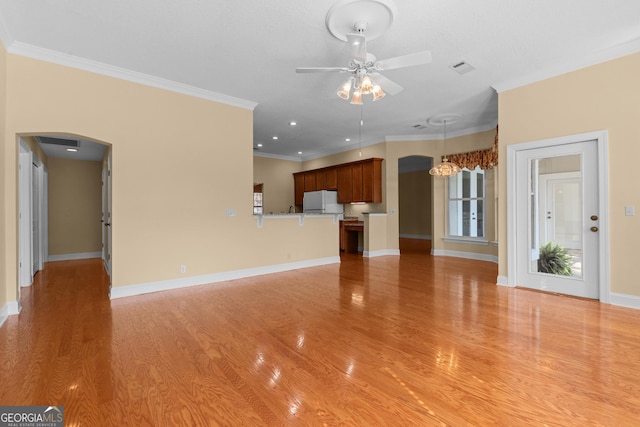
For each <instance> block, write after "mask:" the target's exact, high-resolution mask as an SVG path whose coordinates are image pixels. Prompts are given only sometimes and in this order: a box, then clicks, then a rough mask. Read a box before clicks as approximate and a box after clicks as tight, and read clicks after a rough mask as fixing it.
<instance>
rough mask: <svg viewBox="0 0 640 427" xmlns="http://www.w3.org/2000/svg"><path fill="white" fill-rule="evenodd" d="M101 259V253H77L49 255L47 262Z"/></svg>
mask: <svg viewBox="0 0 640 427" xmlns="http://www.w3.org/2000/svg"><path fill="white" fill-rule="evenodd" d="M88 258H102V252H79V253H75V254H60V255H49V258H48V259H47V261H71V260H74V259H88Z"/></svg>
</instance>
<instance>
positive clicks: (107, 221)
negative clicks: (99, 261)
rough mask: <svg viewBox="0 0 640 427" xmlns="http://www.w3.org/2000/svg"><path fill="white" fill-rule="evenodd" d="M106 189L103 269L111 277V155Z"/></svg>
mask: <svg viewBox="0 0 640 427" xmlns="http://www.w3.org/2000/svg"><path fill="white" fill-rule="evenodd" d="M106 182H107V188H106V193H107V197H106V200H107V209H106V217H105V238H106V241H105V248H106V254H105V267H106V270H107V274H108V275H109V276H111V267H112V265H111V246H112V244H111V236H112V233H111V227H112V222H111V193H112V185H111V182H112V181H111V153H109V155H108V156H107V181H106Z"/></svg>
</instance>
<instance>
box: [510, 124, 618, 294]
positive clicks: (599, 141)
mask: <svg viewBox="0 0 640 427" xmlns="http://www.w3.org/2000/svg"><path fill="white" fill-rule="evenodd" d="M593 140H595V141H596V146H597V150H598V177H599V180H598V191H599V195H600V200H599V205H598V211H599V216H600V219H599V220H598V226H599V229H600V230H599V233H598V236H599V238H600V240H599V242H598V245H599V254H598V256H599V259H600V265H599V278H598V281H599V283H600V289H599V300H600V302H603V303H609V302H610V298H611V287H610V273H609V268H610V264H611V259H610V234H609V188H608V183H609V166H608V165H609V157H608V152H609V149H608V144H609V132H608V131H606V130H599V131H593V132H586V133H580V134H575V135H566V136H561V137H557V138H548V139H541V140H538V141H529V142H522V143H519V144H511V145H507V248H510V252H511V256H509V257H508V261H507V264H508V266H507V268H508V272H509V285H508V286H511V287H515V286H516V283H515V281H516V255H515V253H516V236H517V227H516V203H515V201H516V182H517V180H516V167H515V166H516V154H517V152H518V151H522V150H530V149H535V148H544V147H552V146H556V145H562V144H573V143H579V142H584V141H593Z"/></svg>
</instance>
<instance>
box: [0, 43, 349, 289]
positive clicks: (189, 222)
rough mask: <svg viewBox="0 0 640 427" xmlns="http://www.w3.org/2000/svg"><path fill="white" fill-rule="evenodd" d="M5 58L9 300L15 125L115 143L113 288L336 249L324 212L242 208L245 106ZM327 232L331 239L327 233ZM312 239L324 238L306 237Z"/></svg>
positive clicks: (247, 149) (246, 195)
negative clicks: (275, 216) (285, 215)
mask: <svg viewBox="0 0 640 427" xmlns="http://www.w3.org/2000/svg"><path fill="white" fill-rule="evenodd" d="M6 58H7V62H6V64H7V85H6V87H7V94H6V105H7V110H6V115H3V116H4V117H6V128H5V130H4V133H3V134H2V138H3V144H2V150H1V151H2V152H3V157H2V162H3V164H2V167H1V168H0V170H2V173H3V174H4V178H3V181H2V184H3V187H2V190H3V191H2V194H3V203H4V204H5V205H4V210H3V214H2V220H3V223H2V227H1V229H0V236H1V235H3V234H4V236H5V237H4V240H3V243H4V249H3V250H2V252H1V253H0V254H1V255H2V261H1V262H2V264H1V265H2V266H6V267H7V268H3V269H2V279H1V281H0V286H2V289H1V292H0V294H2V295H5V297H4V299H5V300H6V301H15V300H16V295H17V268H16V265H17V231H16V223H17V221H16V200H17V196H16V192H17V179H16V176H17V173H16V169H17V168H16V165H17V143H16V135H21V134H31V135H33V134H39V133H47V134H51V133H53V134H55V133H61V134H68V135H77V136H81V137H84V138H89V139H93V140H96V141H101V142H105V143H108V144H111V145H112V159H113V163H112V167H113V174H112V176H113V219H112V224H113V227H112V229H113V258H112V264H113V268H112V284H113V287H114V288H116V287H122V286H126V285H138V284H147V283H151V282H156V281H165V280H178V279H181V278H186V277H188V276H199V275H209V274H214V273H222V272H227V271H235V270H242V269H250V268H258V267H263V266H272V265H279V264H285V263H293V262H297V261H304V260H313V259H323V258H327V257H335V256H337V255H338V231H337V229H338V225H337V224H334V223H333V222H332V220H331V218H317V219H313V218H308V219H306V220H305V222H304V224H303V225H300V224H299V223H298V221H297V220H292V221H289V220H281V221H276V220H273V221H265V222H264V224H263V226H262V228H258V226H257V221H256V219H255V218H254V216H253V215H252V209H251V207H252V199H251V194H252V190H253V148H252V140H253V135H252V129H253V125H252V120H253V114H252V111H251V110H248V109H243V108H239V107H234V106H229V105H224V104H220V103H216V102H212V101H208V100H204V99H200V98H195V97H191V96H186V95H182V94H178V93H174V92H170V91H166V90H161V89H156V88H152V87H148V86H143V85H140V84H135V83H131V82H127V81H122V80H119V79H115V78H111V77H106V76H102V75H98V74H94V73H90V72H85V71H81V70H75V69H71V68H68V67H64V66H60V65H56V64H51V63H46V62H43V61H38V60H34V59H30V58H25V57H21V56H17V55H7V56H6ZM0 59H1V58H0ZM0 78H1V76H0ZM228 211H235V212H236V214H235V216H227V212H228ZM330 234H332V235H335V239H327V238H326V236H327V235H330ZM334 240H335V241H334ZM309 241H319V242H322V243H319V244H316V245H304V244H303V242H309ZM181 265H185V266H186V267H187V272H186V274H181V273H180V266H181Z"/></svg>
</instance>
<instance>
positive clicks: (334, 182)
mask: <svg viewBox="0 0 640 427" xmlns="http://www.w3.org/2000/svg"><path fill="white" fill-rule="evenodd" d="M325 185H326V187H327V188H326V190H337V189H338V168H336V167H332V168H327V169H326V170H325Z"/></svg>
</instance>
